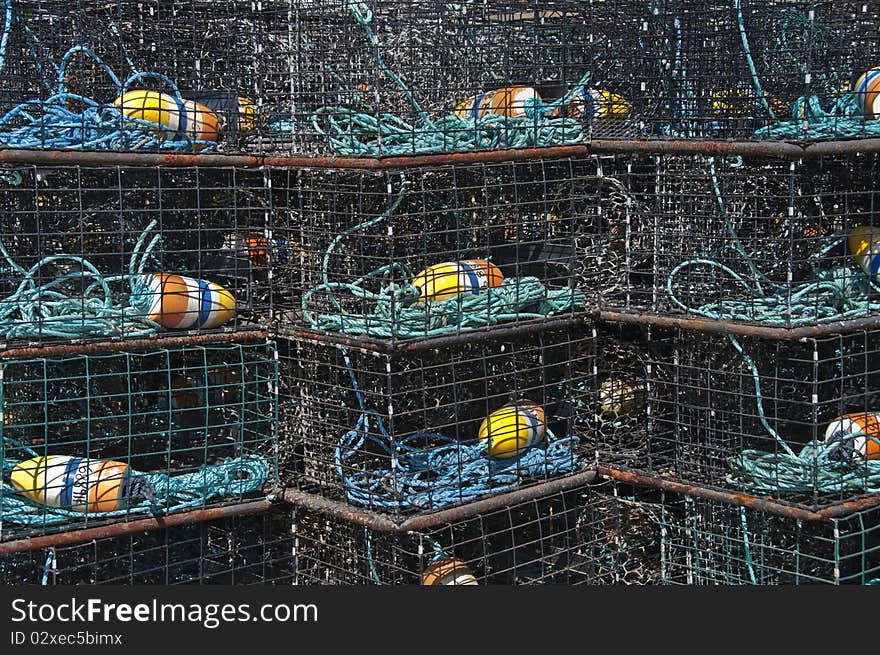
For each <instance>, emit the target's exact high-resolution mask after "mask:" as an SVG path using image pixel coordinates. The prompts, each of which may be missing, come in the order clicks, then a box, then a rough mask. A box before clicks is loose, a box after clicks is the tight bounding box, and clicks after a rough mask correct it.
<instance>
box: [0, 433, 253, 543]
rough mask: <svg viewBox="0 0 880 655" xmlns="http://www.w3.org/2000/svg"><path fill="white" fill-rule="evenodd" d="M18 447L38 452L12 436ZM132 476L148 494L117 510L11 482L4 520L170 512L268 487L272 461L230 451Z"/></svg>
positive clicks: (2, 500)
mask: <svg viewBox="0 0 880 655" xmlns="http://www.w3.org/2000/svg"><path fill="white" fill-rule="evenodd" d="M4 441H5V442H7V443H10V444H11V445H12V446H13V448H14V449H16V450H23V451H24V452H26V453H27V454H28V455H29V456H30V457H38V456H39V454H38V453H37V452H36V451H34V450H32V449H31V448H28V447H27V446H24V445H22V444H18V443H16V442H13V441H12V440H10V439H8V438H4ZM16 464H18V461H16V460H13V459H8V458H6V457H5V456H4V457H3V459H2V465H3V474H4V476H5V475H8V474H9V472H11V471H12V469H13V468H15V466H16ZM131 473H132V478H133V480H137V481H138V483H139V484H142V485H146V487H147V488H148V489H149V490H150V495H151V496H153V497H152V498H149V499H143V500H141V501H140V502H138V503H136V504H133V505H131V506H129V507H128V508H127V509H121V510H116V511H112V512H93V513H90V514H86V513H85V512H72V511H69V510H66V509H62V508H59V507H49V506H47V505H42V504H39V503H35V502H33V501H32V500H30V499H28V498H26V497H25V496H23V495H22V494H20V493H19V492H18V491H17V490H15V489H14V488H13V487H11V486H10V485H8V484H7V485H4V487H3V489H2V492H0V522H8V523H15V524H22V525H31V526H34V525H57V524H60V523H67V522H70V521H71V520H76V519H82V518H85V517H86V516H89V517H92V518H102V519H103V518H108V519H112V518H119V517H127V516H130V515H132V514H154V515H155V514H170V513H171V512H178V511H181V510H185V509H191V508H194V507H200V506H202V505H204V504H205V503H206V502H207V501H209V500H211V499H213V498H227V497H237V496H243V495H246V494H250V493H254V492H257V491H259V490H260V489H262V488H263V486H264V485H265V484H266V480H267V478H268V476H269V462H268V461H267V460H266V459H265V458H264V457H261V456H259V455H244V456H242V457H231V458H228V459H226V460H225V461H223V462H221V463H218V464H210V465H206V466H202V467H201V468H199V470H198V471H195V472H193V473H184V474H182V475H168V474H167V473H141V472H138V471H132V472H131Z"/></svg>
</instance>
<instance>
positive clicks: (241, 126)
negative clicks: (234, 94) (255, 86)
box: [236, 96, 259, 132]
mask: <svg viewBox="0 0 880 655" xmlns="http://www.w3.org/2000/svg"><path fill="white" fill-rule="evenodd" d="M258 122H259V114H258V111H257V103H255V102H254V101H253V100H250V99H248V98H245V97H243V96H238V125H237V126H236V127H238V131H239V132H253V131H254V130H255V129H257V124H258Z"/></svg>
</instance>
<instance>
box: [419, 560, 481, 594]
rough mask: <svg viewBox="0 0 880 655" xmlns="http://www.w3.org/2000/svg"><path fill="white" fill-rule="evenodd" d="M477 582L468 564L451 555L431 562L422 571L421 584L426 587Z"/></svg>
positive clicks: (476, 583) (474, 583)
mask: <svg viewBox="0 0 880 655" xmlns="http://www.w3.org/2000/svg"><path fill="white" fill-rule="evenodd" d="M478 584H479V583H478V582H477V579H476V577H474V574H473V573H472V572H471V570H470V568H469V567H468V565H467V564H465V563H464V562H462V561H461V560H457V559H454V558H452V557H444V558H443V559H439V560H437V561H436V562H431V563H430V564H429V565H428V566H427V567H426V568H425V570H424V571H423V572H422V585H423V586H426V587H440V586H446V585H456V586H458V585H471V586H472V585H478Z"/></svg>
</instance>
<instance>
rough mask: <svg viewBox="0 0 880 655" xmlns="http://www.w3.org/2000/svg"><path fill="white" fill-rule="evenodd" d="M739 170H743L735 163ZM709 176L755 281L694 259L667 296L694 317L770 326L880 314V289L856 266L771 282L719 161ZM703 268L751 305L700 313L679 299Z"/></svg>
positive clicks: (720, 304) (721, 304)
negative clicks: (740, 226)
mask: <svg viewBox="0 0 880 655" xmlns="http://www.w3.org/2000/svg"><path fill="white" fill-rule="evenodd" d="M733 165H735V166H738V165H740V164H739V163H737V162H734V164H733ZM709 173H710V178H711V182H712V191H713V194H714V196H715V201H716V204H717V205H718V208H719V211H720V213H721V216H722V219H723V220H724V225H725V227H726V228H727V232H728V234H729V235H730V238H731V242H732V244H731V245H732V248H733V249H734V251H735V252H736V253H737V254H739V255H740V256H741V257H742V259H743V261H744V262H745V264H746V265H747V267H748V269H749V271H750V274H751V279H750V280H748V279H746V278H744V277H743V276H741V275H739V274H738V273H736V272H735V271H733V270H732V269H731V268H729V267H728V266H725V265H724V264H722V263H720V262H718V261H715V260H713V259H708V258H696V259H689V260H687V261H684V262H682V263H680V264H678V265H677V266H676V267H675V268H674V269H673V270H672V271H671V272H670V273H669V275H668V277H667V279H666V293H667V294H668V295H669V298H670V299H671V300H672V302H674V303H675V304H676V305H677V306H678V307H680V308H681V309H683V310H684V311H686V312H688V313H692V314H698V315H700V316H705V317H707V318H712V319H727V320H740V321H757V322H761V323H765V324H770V325H799V324H806V323H814V322H816V321H822V320H843V319H845V318H849V317H852V316H864V315H865V314H867V313H868V312H871V311H876V310H880V302H877V301H872V300H869V298H868V296H869V294H870V293H871V292H872V291H880V289H878V288H877V287H876V286H875V285H874V284H873V282H871V281H870V280H869V279H868V277H867V276H866V275H865V273H864V271H862V270H861V269H858V268H856V267H854V266H835V267H833V268H831V269H829V270H827V271H820V270H818V268H817V267H816V266H815V264H814V265H813V279H811V280H809V281H806V282H803V283H798V284H788V285H784V284H777V283H775V282H772V281H771V280H769V279H768V278H767V277H766V276H765V275H764V274H763V273H761V271H760V270H759V269H758V268H757V266H756V265H755V263H754V261H753V260H752V258H751V256H750V255H749V253H748V252H747V251H746V249H745V247H744V246H743V244H742V242H741V241H740V240H739V237H738V235H737V233H736V228H735V227H734V225H733V222H732V221H731V220H730V215H729V214H728V212H727V208H726V206H725V203H724V198H723V197H722V195H721V189H720V186H719V183H718V175H717V171H716V168H715V159H714V158H710V159H709ZM845 241H846V239H845V238H842V237H841V238H836V239H835V240H834V241H833V242H831V243H830V244H828V245H826V246H825V247H823V248H821V249H820V250H819V251H818V252H817V253H816V254H815V255H814V256H813V258H814V259H815V260H816V261H818V260H820V259H821V258H822V257H824V256H825V255H826V254H827V253H828V252H829V251H831V250H832V249H833V248H835V247H836V246H838V245H839V244H840V243H842V242H845ZM697 267H705V268H709V269H711V270H715V271H719V272H721V273H723V274H725V275H727V276H729V277H730V279H732V280H733V282H735V283H736V285H737V286H739V287H740V288H742V289H743V290H745V291H746V295H747V296H748V297H747V299H745V300H724V301H714V302H709V303H705V304H702V305H699V306H696V307H694V306H691V305H688V304H686V303H685V302H683V301H682V300H681V299H679V297H678V296H677V295H676V292H675V284H676V280H677V278H678V277H679V276H680V275H682V274H683V273H686V272H689V271H690V270H691V269H693V268H697Z"/></svg>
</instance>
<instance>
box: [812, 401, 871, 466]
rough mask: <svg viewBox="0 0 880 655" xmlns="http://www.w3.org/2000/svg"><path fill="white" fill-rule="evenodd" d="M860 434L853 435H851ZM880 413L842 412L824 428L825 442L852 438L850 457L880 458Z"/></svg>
mask: <svg viewBox="0 0 880 655" xmlns="http://www.w3.org/2000/svg"><path fill="white" fill-rule="evenodd" d="M855 434H859V435H860V436H856V437H853V436H852V435H855ZM869 437H873V438H874V439H878V440H880V414H878V413H876V412H854V413H851V414H844V415H843V416H840V417H838V418H836V419H834V420H833V421H831V423H830V424H829V425H828V427H827V428H826V429H825V443H833V442H835V441H846V440H848V439H849V438H852V457H853V458H861V459H880V443H878V442H877V441H874V440H873V439H870V438H869Z"/></svg>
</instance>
